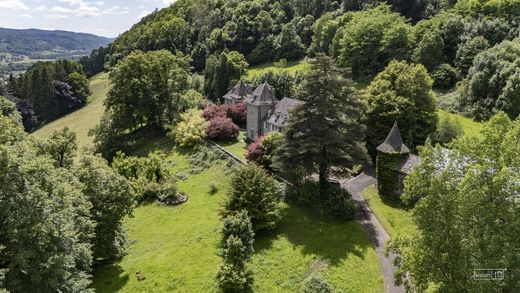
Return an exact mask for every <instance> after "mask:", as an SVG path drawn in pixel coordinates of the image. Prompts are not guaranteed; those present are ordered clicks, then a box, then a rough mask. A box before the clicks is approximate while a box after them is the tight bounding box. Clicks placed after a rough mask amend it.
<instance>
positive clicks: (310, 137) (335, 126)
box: [275, 54, 368, 190]
mask: <svg viewBox="0 0 520 293" xmlns="http://www.w3.org/2000/svg"><path fill="white" fill-rule="evenodd" d="M345 73H346V72H345V71H343V70H341V69H339V68H338V67H337V66H336V64H335V62H334V60H333V59H332V58H330V57H328V56H326V55H324V54H318V55H317V56H316V59H314V60H312V61H310V70H309V73H308V74H307V76H305V78H304V81H303V84H302V86H301V88H300V90H299V92H298V93H297V95H296V97H297V98H298V99H300V100H303V101H305V102H306V104H304V105H302V106H300V107H297V108H296V109H294V111H293V113H292V114H291V117H290V119H289V121H288V124H287V126H286V130H285V133H284V135H285V142H284V144H283V145H282V146H281V147H280V149H279V151H278V152H277V156H276V162H275V166H276V167H277V168H279V169H280V170H293V169H295V167H296V166H301V167H303V170H304V171H305V172H304V173H306V174H316V173H319V179H320V186H321V187H322V190H324V187H325V184H326V181H327V177H328V175H329V172H330V171H331V168H333V167H339V168H343V169H344V168H352V167H353V166H354V165H356V164H360V163H364V162H366V161H367V159H368V156H367V152H366V149H365V146H364V143H363V139H364V137H365V126H364V125H362V124H361V122H360V120H361V116H362V111H363V104H362V103H361V101H360V100H359V98H358V95H357V92H356V90H355V89H354V88H353V82H352V81H351V80H350V79H348V78H346V77H345V75H346V74H345Z"/></svg>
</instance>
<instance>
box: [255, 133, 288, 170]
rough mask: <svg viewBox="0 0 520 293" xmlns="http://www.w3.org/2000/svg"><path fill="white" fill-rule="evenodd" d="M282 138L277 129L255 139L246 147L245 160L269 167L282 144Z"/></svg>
mask: <svg viewBox="0 0 520 293" xmlns="http://www.w3.org/2000/svg"><path fill="white" fill-rule="evenodd" d="M283 139H284V137H283V134H281V133H280V132H277V131H273V132H270V133H268V134H267V135H266V136H264V137H262V138H259V139H257V140H256V141H255V142H254V143H252V144H250V145H249V146H248V147H247V154H246V158H247V160H248V161H249V162H254V163H256V164H258V165H260V166H263V167H265V168H266V169H271V165H272V163H273V156H274V154H275V152H276V150H277V149H278V148H279V147H280V146H281V145H282V143H283Z"/></svg>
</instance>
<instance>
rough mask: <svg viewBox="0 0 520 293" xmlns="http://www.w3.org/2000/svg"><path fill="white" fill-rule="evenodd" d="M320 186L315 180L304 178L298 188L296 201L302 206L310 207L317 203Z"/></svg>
mask: <svg viewBox="0 0 520 293" xmlns="http://www.w3.org/2000/svg"><path fill="white" fill-rule="evenodd" d="M319 194H320V186H319V185H318V184H316V182H315V181H313V180H309V179H306V180H304V181H303V183H302V185H301V186H300V187H299V188H298V198H297V201H298V203H299V204H300V205H302V206H304V207H311V206H313V204H319Z"/></svg>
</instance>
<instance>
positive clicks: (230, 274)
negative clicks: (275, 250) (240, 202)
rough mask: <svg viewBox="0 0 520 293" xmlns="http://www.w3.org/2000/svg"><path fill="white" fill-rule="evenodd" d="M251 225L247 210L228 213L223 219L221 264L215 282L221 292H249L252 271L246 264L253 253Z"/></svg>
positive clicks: (251, 283)
mask: <svg viewBox="0 0 520 293" xmlns="http://www.w3.org/2000/svg"><path fill="white" fill-rule="evenodd" d="M254 236H255V234H254V232H253V226H252V224H251V219H250V218H249V216H248V214H247V211H245V210H242V211H240V212H238V213H235V214H230V215H228V216H227V217H226V218H225V219H224V226H223V228H222V238H221V241H220V245H219V247H220V250H219V255H220V256H221V257H222V261H223V262H222V264H221V265H220V268H219V270H218V272H217V276H216V278H217V283H218V286H219V288H220V289H221V290H222V291H223V292H250V291H251V290H252V285H253V273H252V271H251V269H250V268H249V267H248V266H247V262H249V261H250V260H251V255H252V254H253V251H254V250H253V242H254Z"/></svg>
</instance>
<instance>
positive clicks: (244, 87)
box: [223, 81, 304, 140]
mask: <svg viewBox="0 0 520 293" xmlns="http://www.w3.org/2000/svg"><path fill="white" fill-rule="evenodd" d="M223 98H224V102H225V103H226V104H234V103H236V102H239V101H244V102H245V104H246V108H247V123H246V130H247V137H248V138H249V139H250V140H256V139H258V138H260V137H262V136H264V135H266V134H267V133H269V132H271V131H279V132H281V131H282V130H283V127H284V125H285V123H286V122H287V120H288V119H289V115H290V111H291V110H292V109H293V108H294V107H297V106H299V105H302V104H304V102H303V101H300V100H296V99H291V98H283V99H282V100H281V101H279V100H278V99H276V89H275V88H274V87H273V86H271V85H270V84H269V83H268V82H267V81H266V82H264V83H263V84H261V85H259V86H258V87H257V88H256V89H255V90H254V91H253V87H252V86H250V85H248V84H245V83H244V82H243V81H239V82H238V83H237V85H235V86H234V87H233V88H232V89H231V91H229V93H227V94H226V95H224V97H223Z"/></svg>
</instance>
